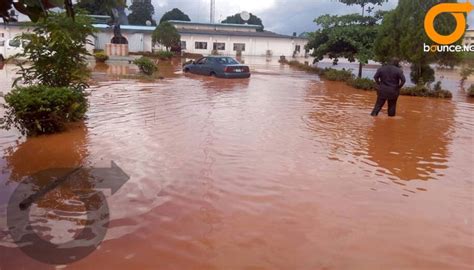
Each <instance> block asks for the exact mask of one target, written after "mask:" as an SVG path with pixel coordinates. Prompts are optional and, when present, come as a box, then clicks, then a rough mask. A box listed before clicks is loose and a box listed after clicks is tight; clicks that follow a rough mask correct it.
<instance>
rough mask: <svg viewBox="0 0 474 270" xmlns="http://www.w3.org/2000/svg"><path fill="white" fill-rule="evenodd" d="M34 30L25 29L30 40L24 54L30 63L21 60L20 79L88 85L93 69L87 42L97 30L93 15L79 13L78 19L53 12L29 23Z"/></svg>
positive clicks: (73, 86)
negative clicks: (92, 18) (88, 65)
mask: <svg viewBox="0 0 474 270" xmlns="http://www.w3.org/2000/svg"><path fill="white" fill-rule="evenodd" d="M29 27H31V28H32V32H25V33H23V34H22V36H21V39H22V40H24V41H26V42H25V44H26V46H25V49H24V52H23V53H22V54H21V55H20V56H22V57H24V58H26V59H27V60H28V61H27V63H20V64H19V67H20V71H19V72H18V73H19V75H20V78H19V79H18V80H17V81H15V83H14V84H15V85H16V83H17V82H18V81H19V80H22V81H23V83H25V84H36V83H39V84H43V85H46V86H50V87H72V88H76V89H80V90H84V89H85V88H86V87H87V80H88V78H89V70H88V68H87V59H86V56H87V55H89V53H88V52H87V50H86V48H85V45H86V44H88V43H90V41H89V40H88V38H89V37H90V36H91V35H93V33H94V32H95V29H94V27H93V26H92V24H91V20H90V18H89V17H86V16H83V15H80V14H78V16H76V18H75V19H73V18H71V17H69V16H67V15H66V14H65V13H55V12H50V13H49V14H48V16H47V17H44V18H40V19H39V20H38V21H37V22H35V23H31V24H29Z"/></svg>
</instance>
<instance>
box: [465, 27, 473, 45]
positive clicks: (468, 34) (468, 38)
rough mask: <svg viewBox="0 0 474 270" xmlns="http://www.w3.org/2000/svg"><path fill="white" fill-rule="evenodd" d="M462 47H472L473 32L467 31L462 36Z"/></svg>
mask: <svg viewBox="0 0 474 270" xmlns="http://www.w3.org/2000/svg"><path fill="white" fill-rule="evenodd" d="M462 44H463V45H474V30H467V31H466V34H465V35H464V40H463V42H462Z"/></svg>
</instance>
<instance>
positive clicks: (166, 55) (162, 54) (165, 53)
mask: <svg viewBox="0 0 474 270" xmlns="http://www.w3.org/2000/svg"><path fill="white" fill-rule="evenodd" d="M154 55H156V56H157V57H158V58H159V59H160V60H170V59H171V58H173V56H174V53H173V52H168V51H158V52H156V53H154Z"/></svg>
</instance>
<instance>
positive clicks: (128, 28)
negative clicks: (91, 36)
mask: <svg viewBox="0 0 474 270" xmlns="http://www.w3.org/2000/svg"><path fill="white" fill-rule="evenodd" d="M94 27H96V28H98V29H110V31H112V30H113V27H111V26H109V25H107V24H94ZM120 28H121V30H122V31H129V32H144V33H146V32H153V31H154V30H155V28H156V26H142V25H121V26H120ZM178 32H179V33H180V34H189V35H208V36H212V35H218V36H236V37H263V38H285V39H305V38H301V37H293V36H288V35H281V34H277V33H274V32H270V31H261V32H258V31H255V32H243V31H226V30H205V29H202V30H201V29H178Z"/></svg>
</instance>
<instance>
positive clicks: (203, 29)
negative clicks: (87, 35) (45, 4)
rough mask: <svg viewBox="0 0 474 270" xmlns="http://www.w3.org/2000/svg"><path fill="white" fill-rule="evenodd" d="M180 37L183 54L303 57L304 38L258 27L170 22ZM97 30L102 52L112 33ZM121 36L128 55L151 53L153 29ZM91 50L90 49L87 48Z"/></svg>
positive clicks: (5, 34) (8, 30)
mask: <svg viewBox="0 0 474 270" xmlns="http://www.w3.org/2000/svg"><path fill="white" fill-rule="evenodd" d="M170 22H171V23H172V24H173V25H174V26H175V27H176V29H177V30H178V32H179V33H180V34H181V47H182V50H183V51H184V52H188V53H198V54H203V55H209V54H211V53H212V51H213V50H215V51H217V52H218V53H219V54H222V55H236V54H237V51H241V52H242V55H244V56H245V55H249V56H250V55H251V56H266V55H273V56H282V55H284V56H287V57H290V56H293V55H294V56H304V55H305V49H304V47H305V45H306V43H307V42H308V41H307V39H305V38H300V37H294V36H286V35H280V34H277V33H273V32H270V31H262V30H260V29H261V28H260V26H258V25H242V24H221V23H217V24H209V23H193V22H183V21H170ZM23 26H24V24H22V23H11V24H8V25H5V24H0V40H2V39H3V40H7V39H10V38H13V37H15V36H17V35H20V34H21V33H22V32H24V31H27V29H24V28H23ZM94 26H95V27H96V28H97V29H98V30H99V32H98V33H97V34H96V37H95V38H92V39H93V42H94V48H95V49H102V50H103V49H105V44H107V43H110V40H111V39H112V37H113V35H114V32H113V28H112V27H110V26H109V25H107V24H94ZM121 29H122V35H123V36H124V37H125V38H127V40H128V43H129V51H130V52H151V51H153V49H158V48H153V46H152V38H151V35H152V33H153V31H154V30H155V27H154V26H137V25H122V26H121ZM89 49H93V48H89Z"/></svg>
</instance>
